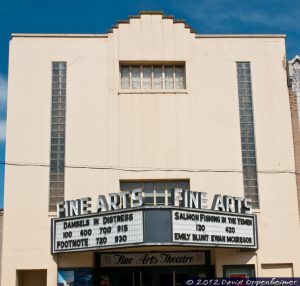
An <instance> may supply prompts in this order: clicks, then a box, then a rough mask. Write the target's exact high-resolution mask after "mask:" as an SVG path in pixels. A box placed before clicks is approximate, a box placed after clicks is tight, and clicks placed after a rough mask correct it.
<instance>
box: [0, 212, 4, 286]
mask: <svg viewBox="0 0 300 286" xmlns="http://www.w3.org/2000/svg"><path fill="white" fill-rule="evenodd" d="M3 214H4V211H3V209H0V285H1V269H2V243H3Z"/></svg>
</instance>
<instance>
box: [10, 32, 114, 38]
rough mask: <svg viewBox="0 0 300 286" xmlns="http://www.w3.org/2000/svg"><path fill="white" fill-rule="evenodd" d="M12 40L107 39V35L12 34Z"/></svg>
mask: <svg viewBox="0 0 300 286" xmlns="http://www.w3.org/2000/svg"><path fill="white" fill-rule="evenodd" d="M11 37H12V38H16V37H21V38H27V37H30V38H107V37H108V35H107V34H20V33H12V34H11Z"/></svg>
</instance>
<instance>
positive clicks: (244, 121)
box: [237, 62, 259, 208]
mask: <svg viewBox="0 0 300 286" xmlns="http://www.w3.org/2000/svg"><path fill="white" fill-rule="evenodd" d="M237 77H238V95H239V111H240V132H241V145H242V160H243V178H244V194H245V196H246V197H247V198H250V199H251V200H252V205H253V207H254V208H259V196H258V186H257V168H256V152H255V137H254V121H253V108H252V87H251V73H250V63H249V62H238V63H237Z"/></svg>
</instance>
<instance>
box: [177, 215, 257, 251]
mask: <svg viewBox="0 0 300 286" xmlns="http://www.w3.org/2000/svg"><path fill="white" fill-rule="evenodd" d="M172 226H173V232H172V238H173V242H183V243H185V244H200V245H207V246H222V247H232V246H233V247H243V248H257V237H256V217H255V216H253V215H248V216H247V215H237V214H223V213H217V212H207V211H206V212H204V211H185V210H172Z"/></svg>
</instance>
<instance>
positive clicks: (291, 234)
mask: <svg viewBox="0 0 300 286" xmlns="http://www.w3.org/2000/svg"><path fill="white" fill-rule="evenodd" d="M284 60H285V35H201V34H196V33H195V32H194V31H193V30H191V28H190V27H189V26H188V25H186V24H185V23H184V21H181V20H180V21H178V20H174V19H173V17H170V16H164V15H163V14H162V13H160V12H141V13H140V15H139V16H131V17H130V19H129V20H126V21H119V22H118V24H117V25H115V26H113V29H112V30H111V31H109V32H108V33H107V34H99V35H98V34H93V35H90V34H87V35H68V34H67V35H63V34H13V35H12V39H11V42H10V58H9V82H8V109H7V141H6V163H7V165H6V170H5V202H4V205H5V218H4V219H5V224H4V247H3V261H4V262H5V263H3V265H2V285H17V286H28V285H40V286H42V285H48V286H49V285H51V286H54V285H67V284H66V283H69V284H72V283H71V282H72V281H74V280H76V281H77V282H78V281H81V283H83V281H85V283H86V284H85V285H97V286H98V285H109V284H110V285H113V286H115V285H123V286H127V285H135V286H137V285H143V284H145V285H164V286H169V285H170V286H171V285H172V286H173V285H179V283H181V281H182V279H185V278H187V277H194V276H200V277H209V276H210V277H212V276H216V277H222V276H227V277H228V276H231V277H233V276H235V277H237V276H239V277H246V276H258V277H260V276H263V277H272V276H275V277H292V276H300V247H299V246H300V245H299V244H300V243H299V241H300V228H299V217H298V207H299V206H298V204H297V185H296V175H295V160H294V150H293V134H292V123H291V114H290V109H289V94H288V89H287V84H286V70H285V66H284V65H283V64H282V63H283V62H284ZM205 193H207V195H206V194H205ZM89 197H90V198H91V199H89ZM79 199H81V200H79ZM249 199H251V200H252V206H253V214H251V207H250V200H249ZM125 208H126V209H125ZM209 209H211V210H209ZM88 210H91V211H92V214H86V213H87V212H88ZM56 211H57V214H56ZM100 211H101V212H100ZM57 215H58V216H59V218H57V219H56V216H57ZM51 223H52V224H51Z"/></svg>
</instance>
